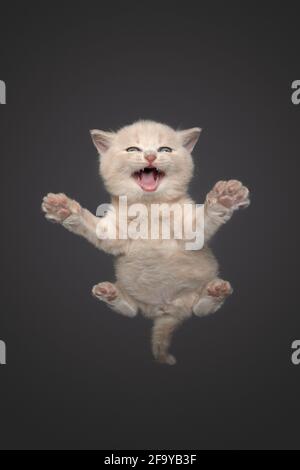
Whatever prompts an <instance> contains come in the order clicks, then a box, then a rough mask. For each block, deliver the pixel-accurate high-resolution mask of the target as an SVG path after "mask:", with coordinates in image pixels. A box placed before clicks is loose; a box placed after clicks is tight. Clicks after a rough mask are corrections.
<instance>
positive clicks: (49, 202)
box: [42, 193, 82, 223]
mask: <svg viewBox="0 0 300 470" xmlns="http://www.w3.org/2000/svg"><path fill="white" fill-rule="evenodd" d="M42 210H43V212H44V213H45V214H46V219H47V220H50V221H52V222H57V223H63V222H64V221H65V220H66V219H68V218H69V217H71V216H74V217H75V218H76V217H80V215H81V211H82V209H81V206H80V205H79V204H78V202H76V201H73V200H72V199H70V198H68V197H67V196H66V195H65V194H51V193H50V194H48V196H46V197H44V199H43V204H42Z"/></svg>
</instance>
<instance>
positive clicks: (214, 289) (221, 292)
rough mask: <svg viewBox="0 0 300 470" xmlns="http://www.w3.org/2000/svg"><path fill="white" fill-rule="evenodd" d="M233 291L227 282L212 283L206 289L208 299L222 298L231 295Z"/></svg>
mask: <svg viewBox="0 0 300 470" xmlns="http://www.w3.org/2000/svg"><path fill="white" fill-rule="evenodd" d="M232 292H233V289H232V287H231V285H230V283H229V282H227V281H221V280H220V281H219V280H217V281H213V282H211V283H210V284H209V285H208V287H207V293H208V295H209V296H210V297H216V298H224V297H227V296H228V295H230V294H232Z"/></svg>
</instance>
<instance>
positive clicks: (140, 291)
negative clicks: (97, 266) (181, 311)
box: [116, 241, 218, 305]
mask: <svg viewBox="0 0 300 470" xmlns="http://www.w3.org/2000/svg"><path fill="white" fill-rule="evenodd" d="M116 271H117V279H118V282H119V284H120V286H121V287H122V288H123V289H125V290H126V292H127V293H128V294H129V295H130V296H131V297H133V298H134V299H135V300H136V301H138V302H142V303H145V304H151V305H162V304H165V303H168V302H171V301H172V300H174V298H176V297H178V296H179V295H182V294H184V293H189V292H195V291H199V290H201V288H202V287H204V286H205V285H206V284H207V283H208V282H209V281H210V280H211V279H214V278H215V277H216V275H217V272H218V264H217V261H216V260H215V258H214V256H213V255H212V253H211V251H210V250H209V249H208V248H204V249H203V250H201V251H185V250H179V248H178V245H177V242H176V241H168V242H166V244H162V243H161V242H160V243H158V244H157V245H156V244H155V243H151V242H150V243H149V242H146V243H141V242H139V243H136V244H135V245H133V247H132V249H131V250H130V253H129V254H128V255H126V256H122V257H120V258H119V259H118V260H117V265H116Z"/></svg>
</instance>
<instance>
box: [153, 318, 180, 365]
mask: <svg viewBox="0 0 300 470" xmlns="http://www.w3.org/2000/svg"><path fill="white" fill-rule="evenodd" d="M180 323H181V322H180V320H178V319H177V318H174V317H171V316H170V315H165V316H162V317H159V318H156V319H155V320H154V326H153V331H152V351H153V355H154V357H155V359H156V360H157V361H159V362H161V363H163V364H168V365H170V366H174V365H175V364H176V359H175V357H174V356H172V355H171V354H169V347H170V345H171V340H172V336H173V333H174V332H175V330H176V329H177V328H178V326H179V325H180Z"/></svg>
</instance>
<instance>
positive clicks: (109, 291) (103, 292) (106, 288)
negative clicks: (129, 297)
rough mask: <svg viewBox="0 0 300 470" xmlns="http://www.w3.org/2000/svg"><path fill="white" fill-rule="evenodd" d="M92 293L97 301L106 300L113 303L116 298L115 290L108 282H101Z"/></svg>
mask: <svg viewBox="0 0 300 470" xmlns="http://www.w3.org/2000/svg"><path fill="white" fill-rule="evenodd" d="M92 293H93V296H94V297H96V298H97V299H100V300H106V301H108V302H113V301H114V300H116V299H117V297H118V291H117V288H116V287H115V286H114V285H113V284H110V283H109V282H102V283H101V284H98V285H97V286H95V287H93V290H92Z"/></svg>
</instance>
